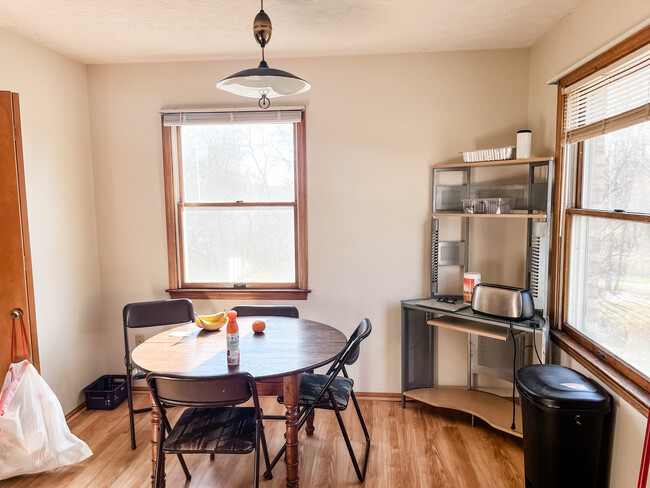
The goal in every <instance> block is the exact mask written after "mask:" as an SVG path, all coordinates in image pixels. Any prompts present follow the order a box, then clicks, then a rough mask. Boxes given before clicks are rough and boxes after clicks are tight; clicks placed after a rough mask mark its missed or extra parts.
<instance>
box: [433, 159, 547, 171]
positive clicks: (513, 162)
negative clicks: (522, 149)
mask: <svg viewBox="0 0 650 488" xmlns="http://www.w3.org/2000/svg"><path fill="white" fill-rule="evenodd" d="M546 161H553V158H552V157H549V158H531V159H504V160H502V161H481V162H477V163H466V162H464V161H463V162H461V163H447V164H440V165H435V166H433V169H445V168H468V167H469V168H478V167H481V168H485V167H488V166H516V165H518V164H519V165H521V164H531V163H545V162H546Z"/></svg>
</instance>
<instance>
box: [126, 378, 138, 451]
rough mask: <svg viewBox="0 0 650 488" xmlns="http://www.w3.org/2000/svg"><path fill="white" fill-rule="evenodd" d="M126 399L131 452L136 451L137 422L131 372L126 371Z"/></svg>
mask: <svg viewBox="0 0 650 488" xmlns="http://www.w3.org/2000/svg"><path fill="white" fill-rule="evenodd" d="M126 397H127V400H128V403H129V427H130V429H131V450H135V448H136V445H135V422H134V420H133V387H132V386H131V371H129V369H128V368H127V370H126Z"/></svg>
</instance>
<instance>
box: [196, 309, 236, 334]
mask: <svg viewBox="0 0 650 488" xmlns="http://www.w3.org/2000/svg"><path fill="white" fill-rule="evenodd" d="M194 315H195V316H196V317H195V318H196V320H195V321H194V323H195V324H196V325H197V326H198V327H201V328H202V329H206V330H218V329H221V328H222V327H223V326H224V325H226V324H227V323H228V316H227V315H226V314H225V313H224V312H219V313H217V314H214V315H199V314H198V313H195V314H194Z"/></svg>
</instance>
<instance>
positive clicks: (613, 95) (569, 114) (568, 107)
mask: <svg viewBox="0 0 650 488" xmlns="http://www.w3.org/2000/svg"><path fill="white" fill-rule="evenodd" d="M563 93H564V96H565V97H566V100H565V104H564V106H565V112H564V144H565V145H566V144H572V143H575V142H580V141H584V140H585V139H590V138H592V137H596V136H599V135H601V134H607V133H608V132H613V131H616V130H619V129H623V128H625V127H629V126H631V125H635V124H638V123H641V122H645V121H647V120H650V49H645V50H644V51H643V52H641V53H635V54H634V55H633V56H632V57H630V58H627V59H624V60H622V61H621V62H619V63H617V64H616V65H614V66H612V67H610V68H609V69H608V70H607V71H605V72H599V73H598V74H597V75H594V76H592V77H589V78H587V79H585V80H582V81H581V82H578V83H575V84H573V85H571V86H568V87H566V88H565V89H564V91H563Z"/></svg>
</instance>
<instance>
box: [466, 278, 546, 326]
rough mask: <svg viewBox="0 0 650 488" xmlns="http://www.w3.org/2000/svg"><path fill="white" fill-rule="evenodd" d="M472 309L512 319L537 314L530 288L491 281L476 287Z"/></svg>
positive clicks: (522, 318) (526, 317) (521, 318)
mask: <svg viewBox="0 0 650 488" xmlns="http://www.w3.org/2000/svg"><path fill="white" fill-rule="evenodd" d="M472 310H473V311H474V312H477V313H483V314H487V315H493V316H495V317H500V318H503V319H510V320H528V319H532V318H533V317H534V316H535V304H534V302H533V296H532V295H531V294H530V291H529V290H524V289H522V288H515V287H513V286H504V285H492V284H489V283H480V284H478V285H476V286H475V287H474V292H473V293H472Z"/></svg>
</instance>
